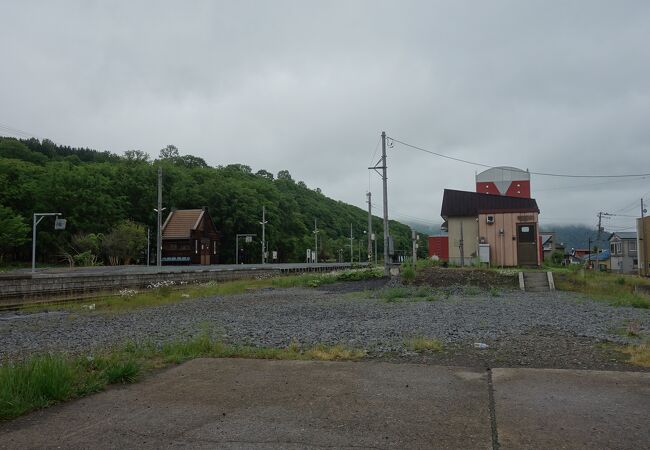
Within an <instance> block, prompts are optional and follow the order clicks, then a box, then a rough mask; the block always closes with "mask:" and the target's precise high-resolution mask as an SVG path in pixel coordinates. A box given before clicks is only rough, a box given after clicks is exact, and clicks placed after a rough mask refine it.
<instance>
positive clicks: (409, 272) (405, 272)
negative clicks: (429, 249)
mask: <svg viewBox="0 0 650 450" xmlns="http://www.w3.org/2000/svg"><path fill="white" fill-rule="evenodd" d="M400 278H401V279H402V280H404V282H405V283H407V284H410V283H413V281H415V268H414V267H413V265H412V264H410V263H404V264H402V267H401V268H400Z"/></svg>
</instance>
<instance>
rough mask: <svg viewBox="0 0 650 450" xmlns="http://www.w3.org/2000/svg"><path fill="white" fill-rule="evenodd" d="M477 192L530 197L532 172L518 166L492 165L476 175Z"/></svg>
mask: <svg viewBox="0 0 650 450" xmlns="http://www.w3.org/2000/svg"><path fill="white" fill-rule="evenodd" d="M476 192H478V193H481V194H492V195H505V196H508V197H522V198H530V192H531V191H530V172H528V171H527V170H521V169H517V168H516V167H492V168H490V169H487V170H485V171H483V172H481V173H479V174H478V175H476Z"/></svg>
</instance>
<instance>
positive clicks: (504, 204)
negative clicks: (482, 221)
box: [440, 189, 539, 219]
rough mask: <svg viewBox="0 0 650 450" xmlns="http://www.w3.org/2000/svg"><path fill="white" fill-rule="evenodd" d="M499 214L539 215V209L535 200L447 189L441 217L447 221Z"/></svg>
mask: <svg viewBox="0 0 650 450" xmlns="http://www.w3.org/2000/svg"><path fill="white" fill-rule="evenodd" d="M498 212H536V213H539V208H538V207H537V202H536V201H535V199H534V198H521V197H509V196H506V195H491V194H481V193H478V192H470V191H456V190H453V189H445V192H444V195H443V197H442V209H441V211H440V215H441V216H442V217H443V219H446V218H447V217H475V216H478V215H479V214H482V213H498Z"/></svg>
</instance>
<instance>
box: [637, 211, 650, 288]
mask: <svg viewBox="0 0 650 450" xmlns="http://www.w3.org/2000/svg"><path fill="white" fill-rule="evenodd" d="M636 235H637V244H636V246H637V254H638V260H639V275H641V276H644V277H647V276H650V217H645V218H643V219H640V218H639V219H637V220H636Z"/></svg>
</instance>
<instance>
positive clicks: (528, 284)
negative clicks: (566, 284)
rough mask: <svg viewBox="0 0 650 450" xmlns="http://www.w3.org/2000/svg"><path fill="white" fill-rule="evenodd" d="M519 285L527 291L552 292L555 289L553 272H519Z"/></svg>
mask: <svg viewBox="0 0 650 450" xmlns="http://www.w3.org/2000/svg"><path fill="white" fill-rule="evenodd" d="M519 287H520V288H521V290H522V291H525V292H550V291H554V290H555V284H554V283H553V273H552V272H519Z"/></svg>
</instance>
